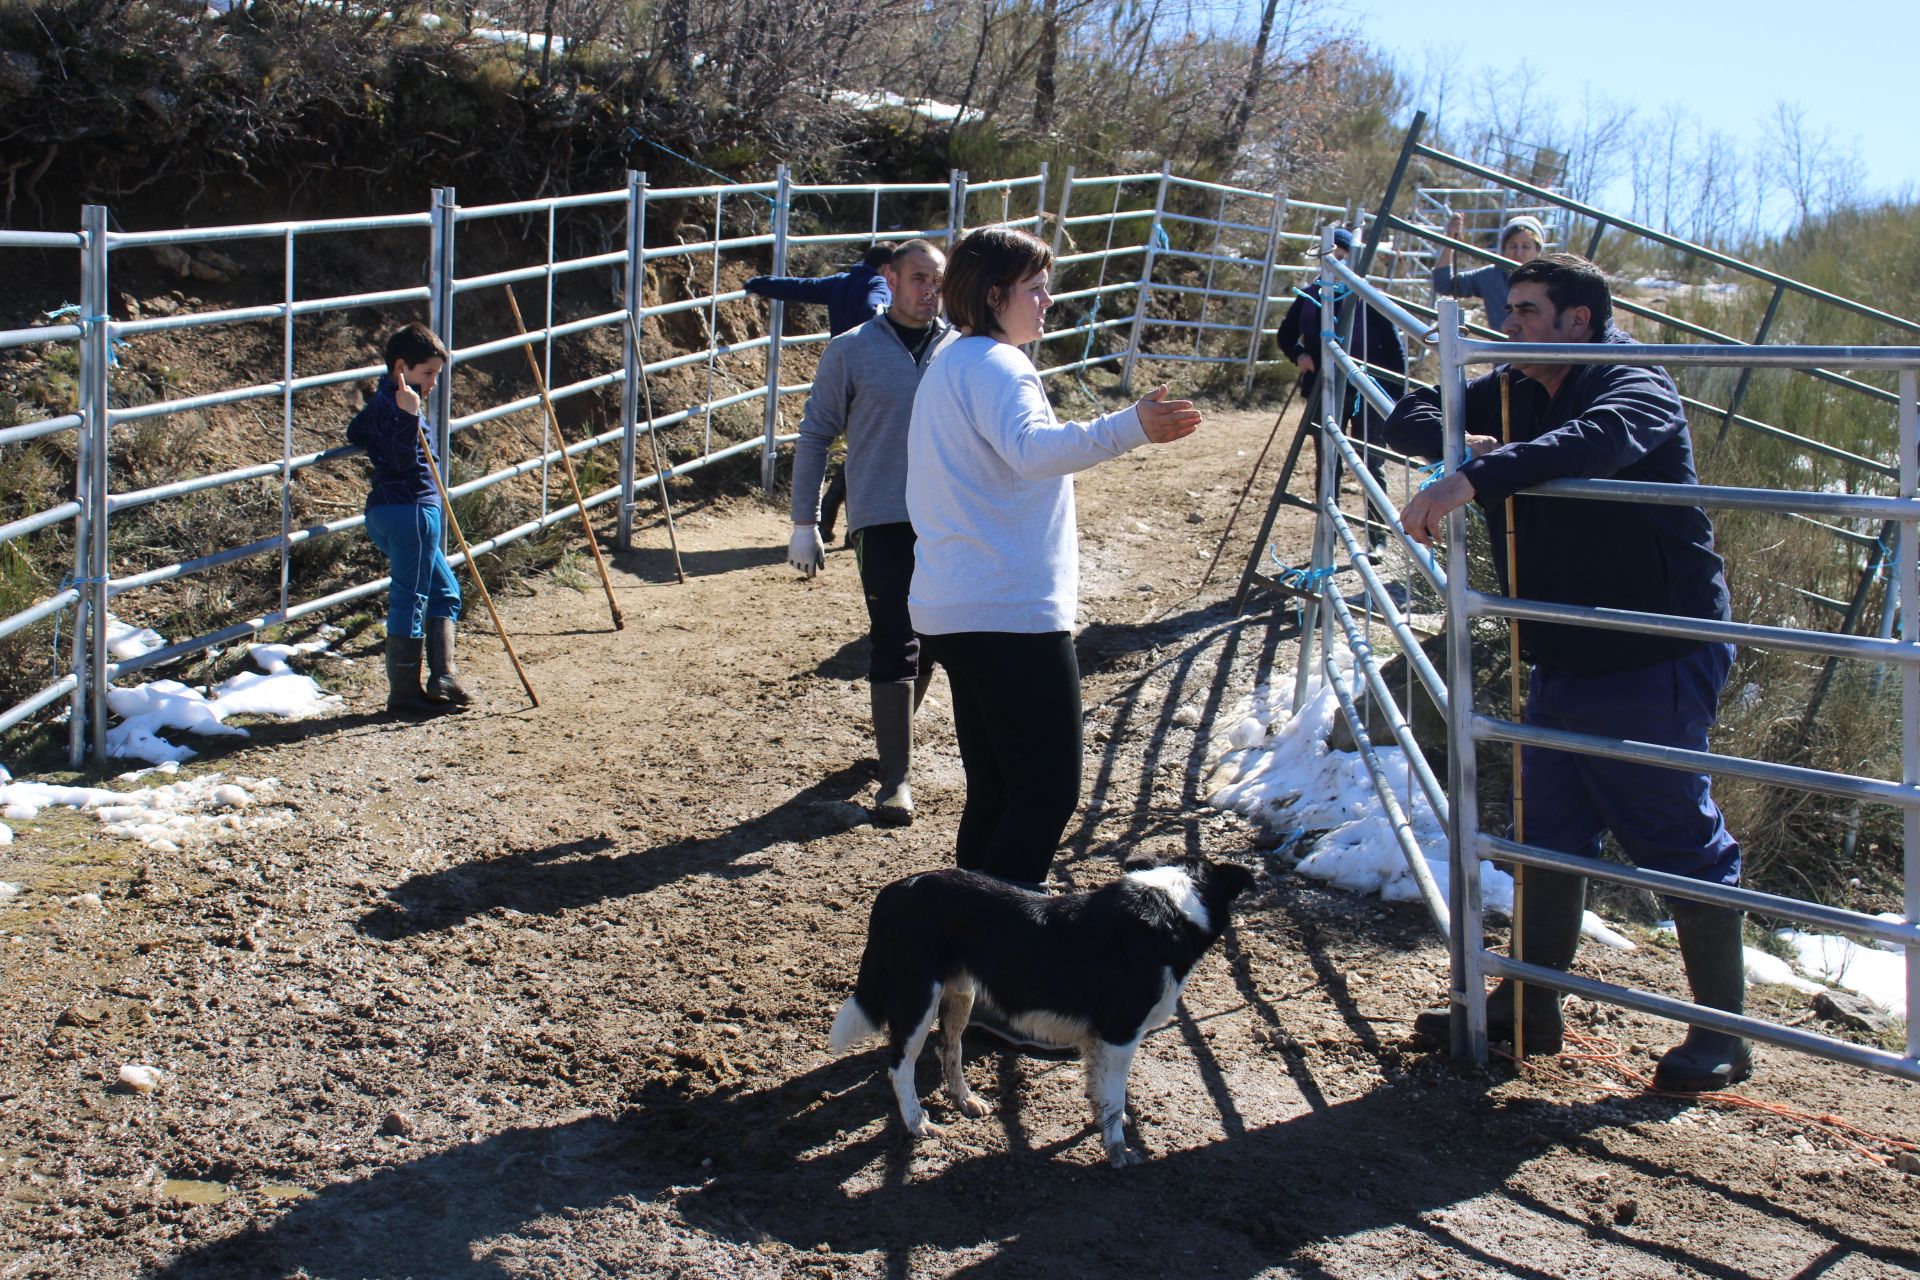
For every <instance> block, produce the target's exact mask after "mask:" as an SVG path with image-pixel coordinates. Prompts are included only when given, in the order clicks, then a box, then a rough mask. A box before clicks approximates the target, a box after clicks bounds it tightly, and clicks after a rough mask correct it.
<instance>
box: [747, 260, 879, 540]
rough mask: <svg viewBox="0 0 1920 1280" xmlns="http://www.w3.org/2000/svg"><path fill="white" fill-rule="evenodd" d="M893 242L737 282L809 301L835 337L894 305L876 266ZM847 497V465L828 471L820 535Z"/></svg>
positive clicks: (774, 297) (773, 296)
mask: <svg viewBox="0 0 1920 1280" xmlns="http://www.w3.org/2000/svg"><path fill="white" fill-rule="evenodd" d="M893 250H894V244H893V242H892V241H890V240H876V241H874V242H873V244H872V246H871V247H869V248H868V250H867V252H866V254H865V255H864V256H863V257H862V258H861V259H860V261H858V262H856V263H854V264H853V265H852V266H850V267H848V268H847V269H846V270H845V271H836V272H834V273H833V274H832V275H830V276H752V277H750V278H749V279H748V280H747V282H746V283H745V284H744V285H742V286H740V287H741V288H743V289H745V290H746V291H747V292H748V293H751V294H753V295H755V296H756V297H761V298H767V299H769V300H771V301H775V302H808V303H813V304H816V305H818V306H824V307H825V308H826V309H827V336H828V337H829V338H837V337H839V336H840V335H841V334H843V333H845V332H846V331H847V330H849V329H852V328H855V327H857V326H859V325H863V324H865V323H866V322H867V321H869V320H871V319H873V318H874V316H876V315H878V314H879V313H880V312H883V311H885V310H886V309H887V308H888V307H889V306H891V305H892V304H893V292H892V290H891V289H889V288H888V286H887V278H886V276H884V275H882V274H881V269H882V268H884V267H885V266H886V265H887V264H888V263H890V262H892V261H893ZM846 501H847V469H846V467H845V466H841V467H839V468H838V469H836V470H835V471H834V473H833V479H832V481H830V482H829V483H828V485H827V492H826V495H825V496H824V497H822V498H821V500H820V537H821V538H822V539H823V540H825V541H827V542H832V541H833V526H834V522H835V521H836V520H837V519H838V518H839V515H840V508H841V507H842V506H844V505H845V504H846Z"/></svg>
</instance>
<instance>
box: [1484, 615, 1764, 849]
mask: <svg viewBox="0 0 1920 1280" xmlns="http://www.w3.org/2000/svg"><path fill="white" fill-rule="evenodd" d="M1732 665H1733V646H1732V645H1728V644H1703V645H1701V646H1700V647H1699V648H1698V649H1696V650H1694V651H1693V652H1692V653H1690V654H1687V655H1686V656H1684V657H1680V658H1675V659H1674V660H1673V661H1671V662H1662V663H1656V664H1655V665H1653V666H1650V667H1637V668H1635V669H1634V670H1632V671H1620V672H1615V673H1612V674H1609V675H1601V676H1576V675H1569V674H1567V673H1566V672H1563V671H1558V670H1555V669H1554V668H1551V667H1535V668H1534V669H1533V679H1532V682H1531V683H1530V685H1529V686H1528V690H1527V710H1526V723H1528V724H1533V725H1540V726H1542V727H1543V728H1548V729H1565V730H1568V731H1570V732H1573V733H1590V734H1598V735H1603V736H1605V737H1609V738H1624V739H1630V740H1632V741H1635V742H1651V743H1658V744H1661V745H1664V746H1671V747H1685V748H1687V749H1689V750H1692V751H1705V750H1706V749H1707V731H1708V730H1709V729H1711V728H1712V727H1713V720H1714V716H1715V714H1716V713H1717V712H1718V709H1719V704H1720V689H1721V686H1723V685H1724V684H1725V683H1726V680H1727V672H1728V670H1729V669H1730V668H1731V667H1732ZM1520 758H1521V769H1522V772H1523V777H1524V779H1525V783H1526V811H1525V819H1526V822H1525V826H1526V830H1525V838H1526V843H1528V844H1534V845H1539V846H1541V847H1542V848H1545V849H1552V850H1555V851H1556V852H1560V853H1578V854H1584V855H1586V856H1587V857H1598V856H1599V855H1600V837H1601V834H1602V832H1605V831H1611V832H1613V836H1614V839H1615V840H1617V841H1619V842H1620V847H1621V849H1622V850H1624V851H1625V853H1626V855H1627V857H1628V858H1630V859H1632V861H1633V863H1634V865H1635V866H1639V867H1645V868H1646V869H1647V870H1649V871H1665V872H1669V873H1671V874H1673V875H1680V876H1690V877H1692V878H1693V879H1696V880H1710V881H1713V882H1715V883H1717V884H1727V885H1731V884H1738V883H1739V882H1740V843H1739V841H1737V840H1735V839H1734V838H1733V836H1732V835H1731V834H1730V833H1729V832H1728V831H1727V824H1726V822H1725V821H1724V820H1723V819H1722V818H1721V816H1720V806H1719V805H1717V804H1715V803H1714V801H1713V790H1712V782H1711V780H1710V779H1709V778H1708V777H1707V775H1706V774H1704V773H1689V772H1687V771H1685V770H1683V769H1663V768H1660V767H1658V766H1656V765H1647V764H1631V763H1628V762H1627V761H1624V760H1603V759H1601V758H1600V757H1598V756H1588V755H1576V754H1574V753H1572V752H1568V751H1556V750H1551V749H1547V748H1541V747H1531V746H1530V747H1525V748H1523V749H1522V751H1521V757H1520Z"/></svg>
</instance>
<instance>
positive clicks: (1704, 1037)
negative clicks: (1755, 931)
mask: <svg viewBox="0 0 1920 1280" xmlns="http://www.w3.org/2000/svg"><path fill="white" fill-rule="evenodd" d="M1668 903H1669V905H1671V906H1672V907H1673V927H1674V930H1675V932H1677V933H1678V934H1679V936H1680V958H1681V959H1682V960H1683V961H1685V962H1686V966H1687V984H1688V985H1689V986H1690V987H1692V988H1693V1002H1694V1003H1695V1004H1703V1005H1705V1006H1707V1008H1709V1009H1724V1010H1725V1011H1726V1012H1728V1013H1741V1012H1744V1011H1745V1009H1746V997H1747V955H1746V943H1745V940H1744V939H1743V938H1742V937H1741V929H1740V923H1741V915H1740V912H1738V911H1736V910H1734V909H1733V908H1732V907H1716V906H1711V905H1709V904H1708V903H1704V902H1689V901H1686V900H1685V899H1682V898H1670V899H1668ZM1752 1074H1753V1051H1752V1050H1751V1049H1749V1048H1748V1047H1747V1042H1746V1041H1745V1040H1743V1039H1741V1038H1740V1037H1739V1036H1730V1035H1728V1034H1726V1033H1725V1032H1723V1031H1709V1030H1707V1029H1706V1028H1705V1027H1689V1028H1687V1035H1686V1039H1684V1040H1682V1041H1681V1042H1680V1043H1679V1044H1677V1045H1675V1046H1674V1047H1673V1048H1671V1049H1669V1050H1667V1051H1666V1053H1665V1054H1663V1055H1661V1058H1660V1065H1659V1066H1657V1067H1655V1068H1654V1071H1653V1087H1654V1088H1656V1089H1664V1090H1666V1091H1667V1092H1669V1093H1706V1092H1710V1091H1712V1090H1715V1089H1724V1088H1726V1087H1727V1086H1728V1085H1731V1084H1738V1083H1739V1082H1740V1081H1742V1080H1745V1079H1746V1078H1747V1077H1748V1076H1750V1075H1752Z"/></svg>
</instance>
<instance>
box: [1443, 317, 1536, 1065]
mask: <svg viewBox="0 0 1920 1280" xmlns="http://www.w3.org/2000/svg"><path fill="white" fill-rule="evenodd" d="M1439 313H1440V319H1439V327H1440V350H1439V363H1440V367H1439V369H1438V370H1437V371H1436V372H1437V377H1438V379H1439V382H1440V421H1441V437H1442V442H1443V445H1444V448H1445V451H1446V452H1445V461H1446V470H1447V474H1448V475H1451V474H1453V472H1454V471H1455V470H1456V469H1457V468H1458V467H1459V466H1460V462H1461V459H1462V458H1463V457H1464V456H1465V453H1466V412H1467V383H1466V371H1465V370H1464V369H1463V368H1462V367H1461V364H1460V304H1459V303H1458V302H1456V301H1454V300H1453V299H1452V298H1442V299H1440V305H1439ZM1467 574H1468V569H1467V509H1466V508H1465V507H1464V506H1462V507H1458V508H1456V509H1455V510H1454V511H1452V512H1451V513H1450V514H1449V515H1448V516H1447V796H1448V798H1449V800H1450V803H1449V804H1448V806H1447V909H1448V911H1449V912H1450V913H1451V915H1452V918H1453V932H1452V933H1451V934H1450V935H1448V938H1447V958H1448V961H1449V969H1450V977H1449V980H1448V986H1449V987H1450V989H1451V991H1450V994H1451V997H1452V1003H1453V1036H1452V1039H1453V1045H1452V1048H1453V1052H1454V1054H1455V1055H1456V1056H1460V1055H1464V1056H1466V1057H1470V1058H1472V1059H1473V1060H1474V1061H1475V1062H1485V1061H1486V1060H1487V991H1486V982H1485V980H1484V978H1483V977H1482V976H1481V973H1482V966H1481V960H1480V956H1481V946H1482V943H1481V918H1480V857H1479V854H1478V851H1477V849H1476V845H1477V843H1478V839H1479V834H1480V830H1479V828H1480V816H1479V815H1480V797H1479V794H1478V786H1479V770H1478V768H1477V762H1476V761H1475V759H1474V752H1475V750H1476V746H1475V743H1474V739H1473V717H1474V706H1473V619H1472V618H1471V617H1469V616H1468V614H1467ZM1514 714H1515V715H1516V716H1518V715H1519V714H1520V709H1519V708H1518V707H1516V708H1514Z"/></svg>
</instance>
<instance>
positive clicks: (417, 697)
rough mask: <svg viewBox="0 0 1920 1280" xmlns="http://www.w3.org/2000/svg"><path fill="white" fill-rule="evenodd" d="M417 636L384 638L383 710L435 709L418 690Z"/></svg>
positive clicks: (409, 712)
mask: <svg viewBox="0 0 1920 1280" xmlns="http://www.w3.org/2000/svg"><path fill="white" fill-rule="evenodd" d="M422 643H423V642H422V641H421V640H420V638H419V637H417V636H392V635H390V636H388V637H387V710H388V711H391V712H394V713H396V714H399V715H419V714H421V713H422V712H427V711H435V710H438V708H437V707H435V706H434V705H433V704H432V703H431V702H428V701H427V699H426V696H425V695H424V694H423V693H422V692H421V691H420V649H421V645H422Z"/></svg>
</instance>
